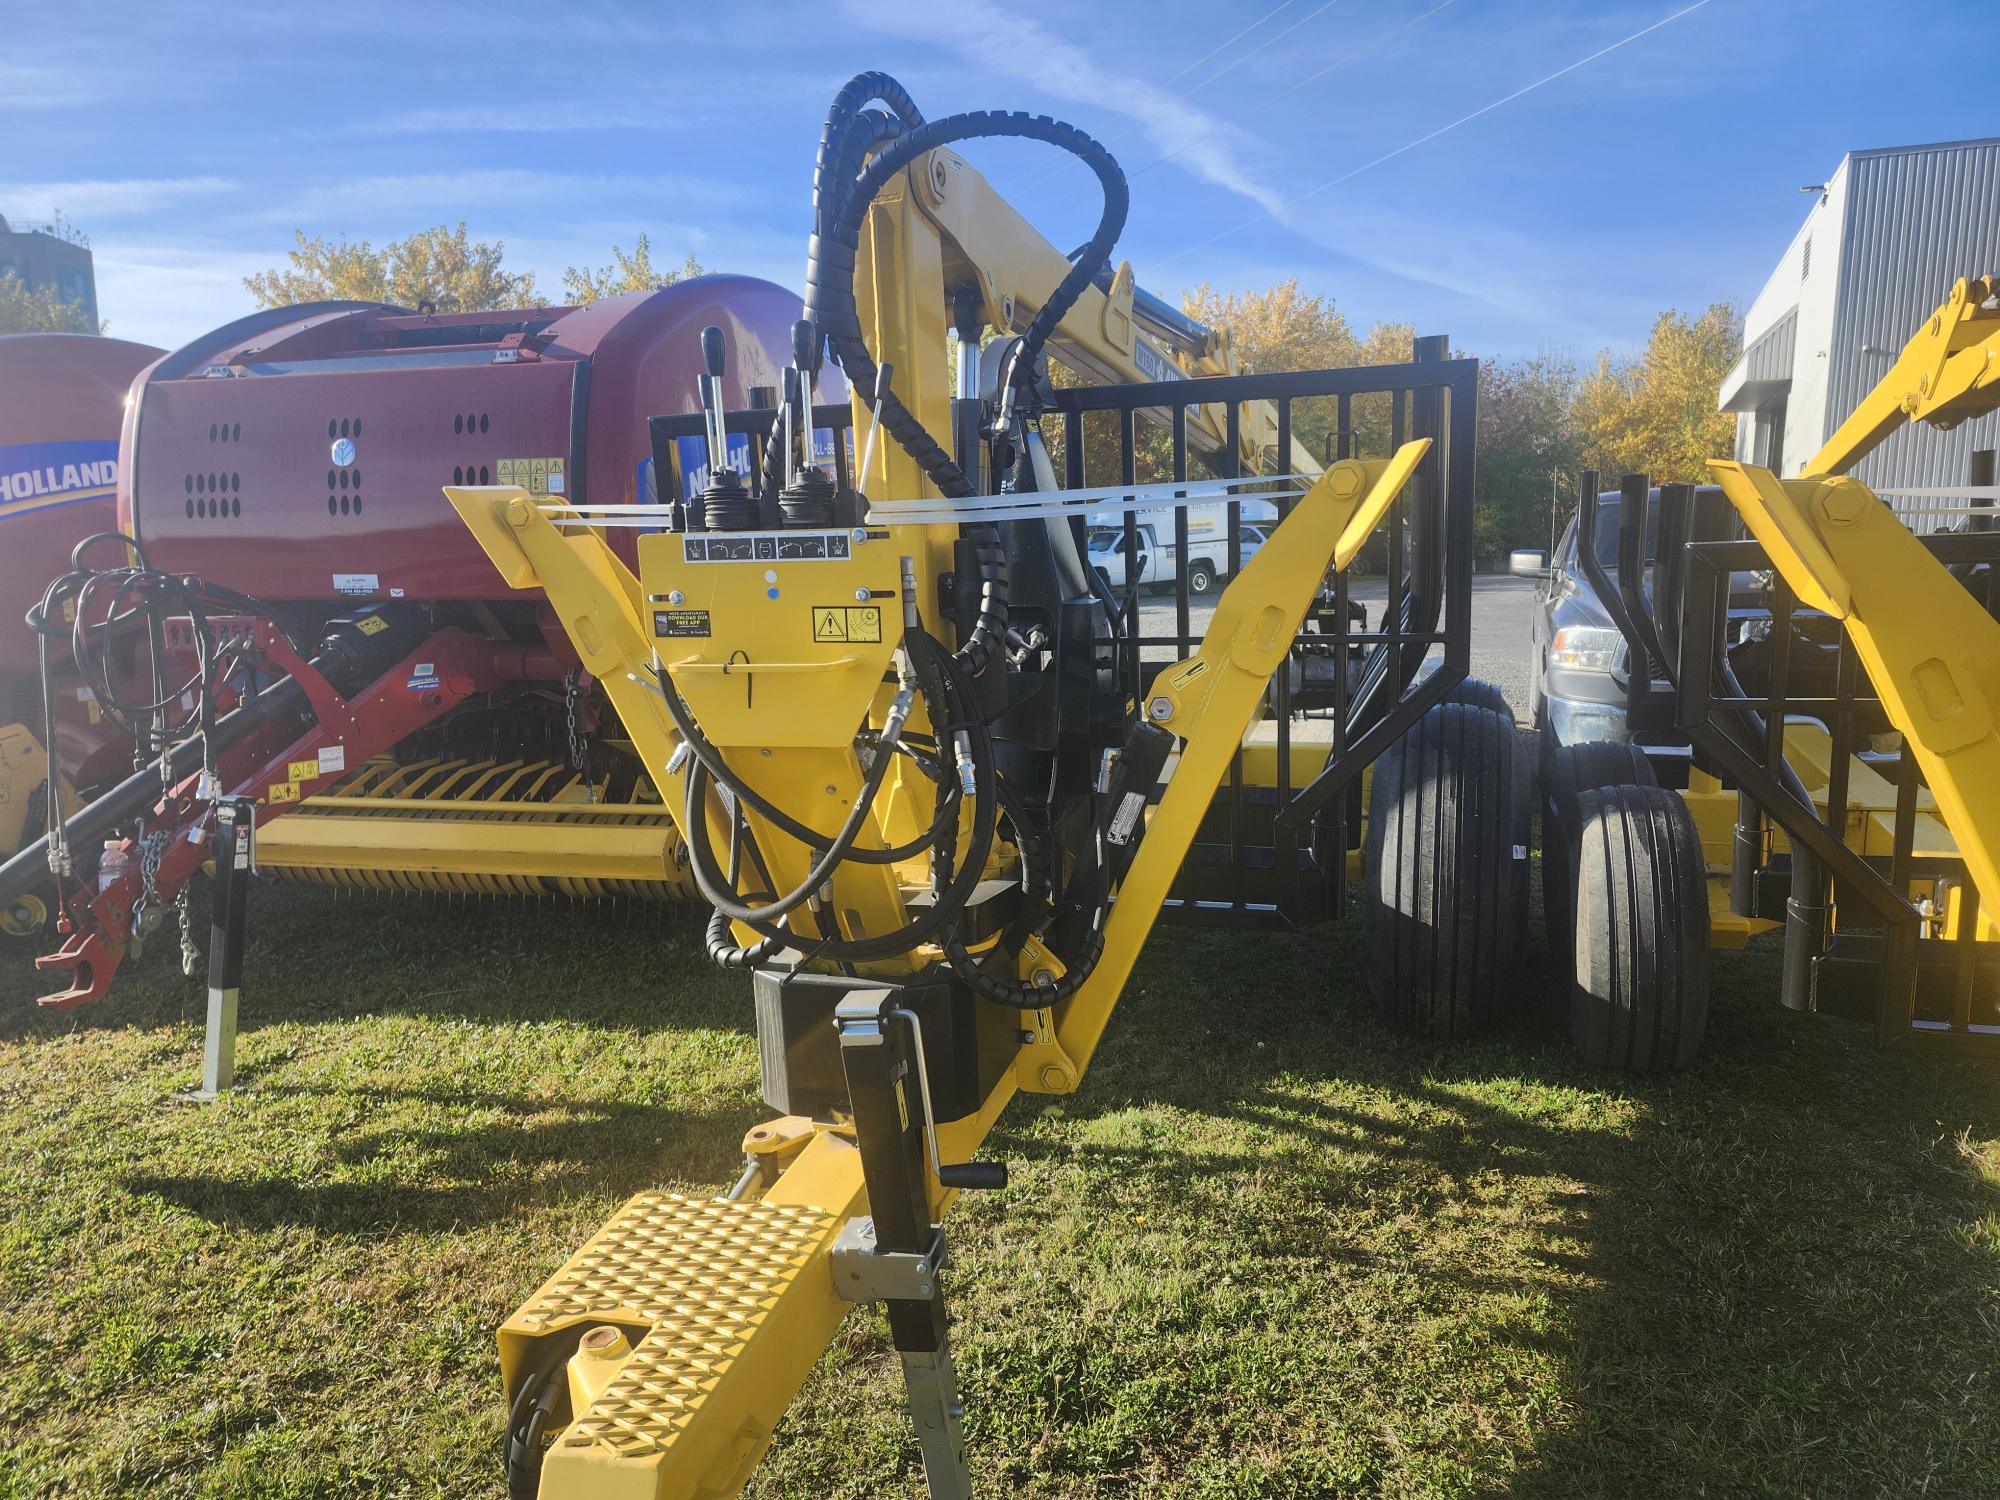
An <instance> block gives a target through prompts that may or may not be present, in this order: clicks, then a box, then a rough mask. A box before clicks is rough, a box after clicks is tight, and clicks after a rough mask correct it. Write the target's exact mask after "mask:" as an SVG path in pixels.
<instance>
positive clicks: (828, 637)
mask: <svg viewBox="0 0 2000 1500" xmlns="http://www.w3.org/2000/svg"><path fill="white" fill-rule="evenodd" d="M812 616H813V639H814V640H816V641H847V642H860V643H863V644H873V643H874V642H876V641H879V640H881V639H882V606H881V605H879V604H816V605H814V606H813V612H812Z"/></svg>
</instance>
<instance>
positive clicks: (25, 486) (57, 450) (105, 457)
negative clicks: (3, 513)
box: [0, 438, 118, 508]
mask: <svg viewBox="0 0 2000 1500" xmlns="http://www.w3.org/2000/svg"><path fill="white" fill-rule="evenodd" d="M117 482H118V440H117V439H116V438H102V439H88V440H78V441H72V442H61V443H16V444H12V445H10V446H0V505H17V504H22V503H23V502H28V501H38V502H41V503H42V504H60V503H63V502H65V501H68V500H71V499H84V498H87V497H89V496H92V495H98V494H106V493H108V492H109V491H110V489H111V487H112V486H113V485H115V484H117ZM24 508H39V507H25V506H24Z"/></svg>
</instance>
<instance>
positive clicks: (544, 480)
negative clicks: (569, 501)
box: [494, 457, 563, 495]
mask: <svg viewBox="0 0 2000 1500" xmlns="http://www.w3.org/2000/svg"><path fill="white" fill-rule="evenodd" d="M494 477H495V478H496V479H497V480H499V482H500V483H501V484H518V485H519V486H520V487H521V488H522V489H524V490H526V491H527V492H528V493H529V494H531V495H560V494H561V493H562V492H563V461H562V460H561V459H560V458H554V457H550V458H503V459H501V460H500V466H499V468H498V469H497V470H496V471H495V473H494Z"/></svg>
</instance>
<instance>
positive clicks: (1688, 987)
mask: <svg viewBox="0 0 2000 1500" xmlns="http://www.w3.org/2000/svg"><path fill="white" fill-rule="evenodd" d="M1577 820H1578V822H1577V829H1578V831H1577V840H1576V846H1575V849H1576V861H1577V863H1576V872H1577V875H1576V932H1575V942H1574V946H1573V950H1572V951H1573V953H1574V955H1575V967H1576V972H1575V978H1574V980H1573V981H1572V983H1571V986H1570V1006H1569V1034H1570V1039H1571V1041H1573V1042H1574V1043H1575V1044H1576V1049H1577V1051H1578V1052H1579V1053H1581V1054H1582V1056H1583V1059H1584V1061H1585V1062H1587V1063H1589V1064H1590V1065H1592V1066H1593V1067H1600V1068H1610V1069H1615V1070H1617V1071H1620V1072H1626V1073H1658V1072H1665V1071H1667V1070H1669V1069H1673V1068H1681V1067H1685V1066H1686V1065H1687V1064H1688V1063H1690V1062H1692V1061H1693V1060H1694V1056H1695V1053H1696V1052H1697V1051H1698V1050H1699V1049H1700V1047H1701V1038H1702V1033H1703V1032H1704V1031H1705V1030H1706V1029H1707V1027H1708V987H1709V956H1708V888H1707V877H1706V872H1705V871H1704V869H1703V866H1702V856H1701V835H1700V834H1699V832H1697V830H1696V829H1695V826H1694V814H1693V813H1691V812H1690V811H1689V810H1688V805H1687V803H1686V802H1684V801H1683V800H1682V799H1681V798H1680V797H1679V796H1678V795H1677V794H1676V793H1674V792H1671V791H1668V790H1665V789H1663V788H1661V787H1657V786H1613V787H1604V788H1601V789H1599V790H1595V791H1586V792H1584V793H1582V794H1581V795H1580V796H1579V797H1578V799H1577Z"/></svg>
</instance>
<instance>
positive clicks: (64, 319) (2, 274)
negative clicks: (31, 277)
mask: <svg viewBox="0 0 2000 1500" xmlns="http://www.w3.org/2000/svg"><path fill="white" fill-rule="evenodd" d="M98 331H99V330H97V329H95V328H93V327H91V326H90V315H89V314H88V313H87V312H86V311H85V310H84V307H83V304H82V303H80V302H70V301H68V300H66V299H65V298H64V297H63V295H62V293H61V292H59V291H57V290H56V289H55V288H54V287H52V286H46V287H41V288H39V289H37V288H33V287H30V286H29V285H28V284H27V283H26V282H24V281H23V280H21V278H20V277H19V276H18V275H16V274H15V273H14V271H13V270H12V269H11V268H10V269H8V270H6V271H0V333H96V332H98Z"/></svg>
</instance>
